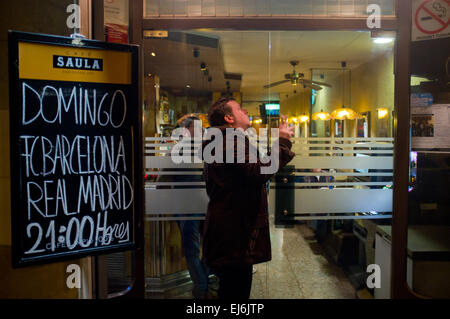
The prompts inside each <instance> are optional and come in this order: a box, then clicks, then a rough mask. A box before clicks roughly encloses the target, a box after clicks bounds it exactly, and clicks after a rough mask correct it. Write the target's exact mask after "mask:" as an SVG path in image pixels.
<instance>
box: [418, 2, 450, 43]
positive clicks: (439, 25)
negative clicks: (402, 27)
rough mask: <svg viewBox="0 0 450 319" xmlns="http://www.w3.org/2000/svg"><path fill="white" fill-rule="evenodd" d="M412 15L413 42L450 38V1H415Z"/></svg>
mask: <svg viewBox="0 0 450 319" xmlns="http://www.w3.org/2000/svg"><path fill="white" fill-rule="evenodd" d="M412 13H413V17H412V18H413V27H412V40H413V41H420V40H431V39H437V38H445V37H449V36H450V0H415V1H414V2H413V12H412Z"/></svg>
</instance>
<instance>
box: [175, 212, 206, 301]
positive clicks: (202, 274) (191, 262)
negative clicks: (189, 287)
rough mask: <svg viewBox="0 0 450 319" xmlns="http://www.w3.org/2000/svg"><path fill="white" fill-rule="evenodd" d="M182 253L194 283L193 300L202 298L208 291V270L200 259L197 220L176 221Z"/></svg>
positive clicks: (198, 222)
mask: <svg viewBox="0 0 450 319" xmlns="http://www.w3.org/2000/svg"><path fill="white" fill-rule="evenodd" d="M177 224H178V227H179V228H180V233H181V240H182V242H183V252H184V256H185V257H186V264H187V268H188V271H189V275H190V276H191V279H192V282H193V283H194V289H193V291H192V294H193V296H194V298H196V299H197V298H203V297H204V296H205V294H206V292H207V291H208V274H209V270H208V267H207V266H206V264H205V262H204V261H203V260H201V259H200V229H199V224H200V221H198V220H178V221H177Z"/></svg>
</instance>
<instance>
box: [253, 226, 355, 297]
mask: <svg viewBox="0 0 450 319" xmlns="http://www.w3.org/2000/svg"><path fill="white" fill-rule="evenodd" d="M270 232H271V243H272V260H271V261H270V262H267V263H263V264H258V265H255V268H256V273H255V274H254V275H253V285H252V292H251V298H252V299H298V298H305V299H308V298H312V299H349V298H355V296H356V295H355V289H354V287H353V286H352V284H351V283H350V281H349V280H348V279H347V277H346V276H345V274H344V272H343V271H342V269H341V268H340V267H338V266H337V265H336V264H334V263H333V261H331V260H328V258H327V257H326V255H325V253H324V251H323V249H322V247H321V246H320V245H319V244H318V243H317V242H316V241H315V239H314V233H313V231H312V230H311V229H310V228H309V227H308V226H306V225H295V226H294V227H293V228H275V227H274V226H272V225H271V229H270Z"/></svg>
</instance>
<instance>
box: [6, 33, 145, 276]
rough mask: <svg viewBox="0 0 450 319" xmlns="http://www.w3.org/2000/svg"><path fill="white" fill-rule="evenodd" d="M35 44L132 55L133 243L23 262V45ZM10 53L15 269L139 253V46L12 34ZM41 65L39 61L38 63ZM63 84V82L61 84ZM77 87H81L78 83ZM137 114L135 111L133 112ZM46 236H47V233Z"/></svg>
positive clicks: (51, 255)
mask: <svg viewBox="0 0 450 319" xmlns="http://www.w3.org/2000/svg"><path fill="white" fill-rule="evenodd" d="M20 42H25V43H35V44H44V45H53V46H63V47H68V48H77V49H80V48H83V49H96V50H109V51H119V52H129V53H130V54H131V70H130V72H131V85H130V86H129V92H130V94H129V96H130V97H131V99H129V100H127V105H128V107H129V109H130V113H132V115H130V118H131V124H132V125H131V127H130V132H131V134H130V136H131V140H132V146H131V148H132V152H131V154H128V157H131V163H132V170H131V174H132V181H131V183H132V185H134V188H133V203H132V206H133V209H132V210H133V213H132V217H131V221H132V223H131V225H130V228H129V230H130V241H129V242H127V243H125V244H121V245H114V246H103V247H96V248H86V249H78V250H77V251H75V252H70V251H69V252H61V253H56V254H45V255H36V256H33V257H30V258H23V255H24V254H23V251H24V247H23V241H22V238H23V236H27V233H26V231H25V226H24V223H23V219H24V217H23V216H21V213H22V212H23V211H24V208H23V206H24V205H25V204H24V201H23V196H22V194H21V191H20V190H21V187H22V183H23V182H24V181H23V180H22V179H21V172H20V170H21V169H20V164H18V163H20V158H21V155H20V152H21V150H20V145H19V144H20V143H19V135H20V127H19V126H20V125H21V122H20V118H19V111H18V110H19V106H20V102H21V87H20V79H19V63H20V61H19V43H20ZM8 46H9V47H8V51H9V105H10V109H9V116H10V173H11V174H10V178H11V183H10V185H11V237H12V238H11V240H12V242H11V246H12V247H11V248H12V266H13V268H22V267H27V266H33V265H40V264H48V263H54V262H60V261H68V260H75V259H79V258H83V257H89V256H98V255H104V254H110V253H115V252H123V251H128V250H135V249H137V248H139V247H141V246H142V245H143V243H141V242H140V240H141V236H140V235H139V232H140V231H142V229H141V228H142V217H143V184H144V182H143V178H144V170H143V142H142V138H141V137H142V108H141V107H140V106H139V96H138V95H139V91H140V90H139V83H140V81H139V65H140V63H139V46H138V45H126V44H117V43H106V42H100V41H95V40H85V39H77V40H75V41H74V39H73V38H70V37H62V36H54V35H45V34H35V33H28V32H18V31H9V32H8ZM36 63H38V61H36ZM59 82H61V81H59ZM73 83H81V82H76V81H74V82H73ZM133 110H134V111H133ZM44 235H45V233H44Z"/></svg>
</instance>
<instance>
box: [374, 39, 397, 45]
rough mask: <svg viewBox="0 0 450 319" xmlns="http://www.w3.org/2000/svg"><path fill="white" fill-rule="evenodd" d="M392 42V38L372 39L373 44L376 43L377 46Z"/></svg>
mask: <svg viewBox="0 0 450 319" xmlns="http://www.w3.org/2000/svg"><path fill="white" fill-rule="evenodd" d="M392 41H394V38H374V39H373V43H377V44H386V43H391V42H392Z"/></svg>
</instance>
